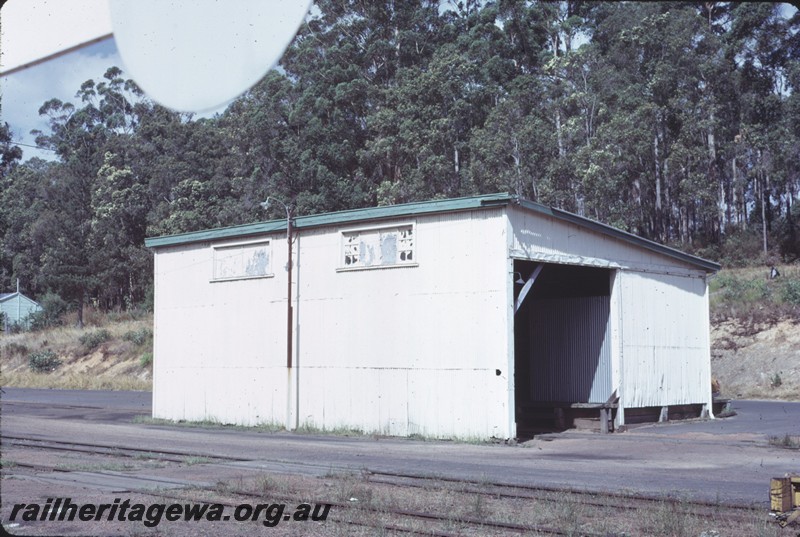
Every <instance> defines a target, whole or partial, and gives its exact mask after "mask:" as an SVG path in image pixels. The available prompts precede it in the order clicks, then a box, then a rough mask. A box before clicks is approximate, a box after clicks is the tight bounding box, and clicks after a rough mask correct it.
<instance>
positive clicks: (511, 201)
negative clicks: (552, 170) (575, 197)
mask: <svg viewBox="0 0 800 537" xmlns="http://www.w3.org/2000/svg"><path fill="white" fill-rule="evenodd" d="M507 205H515V206H517V207H520V208H522V209H524V210H527V211H531V212H535V213H539V214H544V215H547V216H550V217H552V218H555V219H557V220H562V221H565V222H569V223H571V224H575V225H577V226H580V227H583V228H587V229H590V230H592V231H595V232H597V233H601V234H603V235H607V236H610V237H613V238H615V239H619V240H622V241H624V242H627V243H629V244H632V245H634V246H638V247H640V248H645V249H647V250H650V251H653V252H656V253H659V254H662V255H666V256H668V257H671V258H673V259H678V260H680V261H683V262H684V263H689V264H691V265H694V266H696V267H698V268H701V269H703V270H705V271H707V272H716V271H718V270H719V269H720V268H721V267H720V265H719V264H718V263H714V262H713V261H708V260H706V259H702V258H700V257H697V256H693V255H690V254H687V253H685V252H681V251H680V250H676V249H675V248H670V247H669V246H664V245H663V244H659V243H657V242H653V241H651V240H649V239H644V238H642V237H639V236H637V235H634V234H633V233H628V232H627V231H622V230H621V229H617V228H615V227H612V226H609V225H607V224H602V223H600V222H596V221H594V220H591V219H589V218H584V217H582V216H578V215H576V214H573V213H570V212H567V211H563V210H561V209H556V208H553V207H548V206H546V205H542V204H541V203H536V202H533V201H529V200H526V199H522V198H520V197H518V196H513V195H511V194H505V193H503V194H490V195H484V196H472V197H466V198H453V199H444V200H432V201H423V202H417V203H404V204H401V205H386V206H382V207H369V208H365V209H352V210H349V211H338V212H333V213H323V214H317V215H311V216H296V217H295V218H294V219H293V220H294V226H293V227H294V229H296V230H301V229H307V228H316V227H324V226H333V225H339V224H350V223H356V222H365V221H370V220H385V219H388V218H396V217H407V216H415V215H424V214H435V213H449V212H458V211H469V210H476V209H485V208H490V207H504V206H507ZM285 230H286V219H285V218H284V219H282V220H271V221H268V222H258V223H255V224H244V225H239V226H230V227H223V228H216V229H209V230H204V231H193V232H189V233H180V234H177V235H166V236H162V237H150V238H147V239H145V246H147V247H148V248H161V247H165V246H177V245H181V244H190V243H194V242H205V241H214V240H220V239H228V238H234V237H246V236H251V235H262V234H266V233H275V232H278V231H285Z"/></svg>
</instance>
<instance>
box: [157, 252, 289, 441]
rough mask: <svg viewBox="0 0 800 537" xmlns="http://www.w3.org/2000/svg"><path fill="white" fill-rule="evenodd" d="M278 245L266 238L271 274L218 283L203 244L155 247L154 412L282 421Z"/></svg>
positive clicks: (282, 297) (282, 307)
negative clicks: (214, 280) (271, 257)
mask: <svg viewBox="0 0 800 537" xmlns="http://www.w3.org/2000/svg"><path fill="white" fill-rule="evenodd" d="M220 244H224V243H220ZM285 247H286V242H285V239H284V240H283V241H280V240H273V241H272V243H271V248H272V253H273V256H274V258H273V265H272V266H273V270H274V271H275V276H274V277H271V278H256V279H243V280H232V281H220V282H212V281H211V279H212V274H213V252H212V248H211V245H209V244H193V245H187V246H180V247H172V248H165V249H160V250H158V251H157V252H156V257H157V259H156V264H155V267H156V269H155V279H156V288H157V297H156V302H155V317H156V319H157V322H158V326H157V327H156V331H155V334H154V361H153V416H154V417H156V418H165V419H173V420H181V419H182V420H198V421H199V420H213V421H219V422H222V423H239V424H244V425H255V424H260V423H277V424H283V423H284V422H285V417H286V390H287V381H286V272H285V271H284V270H281V267H283V266H285V264H286V252H285V250H284V249H285Z"/></svg>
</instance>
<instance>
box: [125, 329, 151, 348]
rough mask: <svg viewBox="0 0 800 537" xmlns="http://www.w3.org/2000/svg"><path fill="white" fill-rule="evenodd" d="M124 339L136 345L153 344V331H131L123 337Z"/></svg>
mask: <svg viewBox="0 0 800 537" xmlns="http://www.w3.org/2000/svg"><path fill="white" fill-rule="evenodd" d="M122 339H124V340H125V341H130V342H132V343H133V344H134V345H144V344H148V343H149V344H150V345H152V343H153V331H152V330H150V329H149V328H141V329H139V330H130V331H128V332H125V333H124V334H123V335H122Z"/></svg>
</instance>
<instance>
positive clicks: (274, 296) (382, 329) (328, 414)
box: [153, 209, 513, 438]
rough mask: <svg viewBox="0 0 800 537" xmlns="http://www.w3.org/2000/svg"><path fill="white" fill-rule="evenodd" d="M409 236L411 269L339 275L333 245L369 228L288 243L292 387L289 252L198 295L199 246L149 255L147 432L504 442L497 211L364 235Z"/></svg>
mask: <svg viewBox="0 0 800 537" xmlns="http://www.w3.org/2000/svg"><path fill="white" fill-rule="evenodd" d="M406 223H413V224H414V225H415V226H416V227H415V241H416V245H415V257H416V263H417V264H416V266H402V267H394V268H369V269H360V270H347V271H341V270H337V269H339V268H341V267H342V265H343V263H342V255H341V251H342V250H341V245H342V242H341V233H342V232H346V231H348V230H350V229H352V228H355V227H359V228H363V227H369V224H363V223H360V224H359V225H358V226H342V227H338V228H335V227H328V228H318V229H310V230H309V229H307V230H301V231H300V234H299V237H298V239H297V242H296V243H295V250H294V252H295V260H296V262H297V265H296V270H295V271H294V276H293V278H294V280H295V286H294V292H295V297H294V305H295V339H294V341H295V365H296V366H297V367H296V368H295V373H296V376H295V377H293V378H292V381H291V388H289V385H290V384H289V381H288V378H287V368H286V341H285V340H286V295H285V293H286V271H285V269H284V267H285V264H286V242H285V237H281V236H276V237H273V240H272V242H271V258H272V267H273V272H274V276H273V277H270V278H261V279H249V280H233V281H224V282H210V278H211V274H212V251H211V247H210V246H209V245H207V244H206V245H202V244H192V245H187V246H181V247H171V248H161V249H158V250H157V251H156V258H157V261H156V286H157V288H156V303H155V312H156V313H155V314H156V326H157V330H156V333H155V358H154V394H153V415H154V417H159V418H168V419H187V420H202V419H214V420H219V421H222V422H228V423H242V424H256V423H260V422H276V423H281V424H283V423H286V424H287V425H288V426H289V427H290V428H293V427H294V426H295V425H300V426H311V427H316V428H321V429H337V428H355V429H360V430H364V431H368V432H379V433H385V434H393V435H409V434H422V435H426V436H439V437H448V436H458V437H480V438H485V437H490V436H495V437H500V438H505V437H509V436H512V435H513V431H511V430H510V427H513V422H512V423H511V424H510V423H509V412H510V410H509V408H508V401H509V375H510V374H511V372H510V371H508V364H509V362H508V356H509V349H508V348H507V344H508V341H507V322H508V321H507V315H506V312H507V305H508V292H507V289H508V287H507V280H508V279H509V278H510V275H509V274H507V251H506V248H505V245H506V243H507V239H506V237H505V234H506V226H505V218H504V216H503V212H502V209H493V210H489V211H485V210H481V211H471V212H464V213H450V214H443V215H426V216H417V217H412V218H404V219H397V220H392V221H389V222H386V221H382V222H380V223H378V224H376V225H380V226H384V225H391V224H406ZM227 242H230V243H235V242H236V241H227ZM215 244H217V243H215ZM496 370H499V371H500V375H499V376H498V375H497V374H496ZM511 385H512V386H513V383H512V384H511ZM288 389H291V390H292V393H291V395H289V393H288V392H287V390H288ZM287 401H288V402H289V406H288V408H287Z"/></svg>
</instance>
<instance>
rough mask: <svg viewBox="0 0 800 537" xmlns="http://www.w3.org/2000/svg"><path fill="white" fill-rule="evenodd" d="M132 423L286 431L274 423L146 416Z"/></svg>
mask: <svg viewBox="0 0 800 537" xmlns="http://www.w3.org/2000/svg"><path fill="white" fill-rule="evenodd" d="M132 421H133V423H136V424H140V425H157V426H168V427H195V428H201V429H231V430H234V431H256V432H267V433H277V432H281V431H285V430H286V429H285V428H284V426H283V425H281V424H279V423H273V422H266V423H259V424H258V425H236V424H232V423H222V422H220V421H217V420H213V419H208V420H197V421H194V420H167V419H163V418H153V417H150V416H145V415H140V416H134V418H133V420H132Z"/></svg>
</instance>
